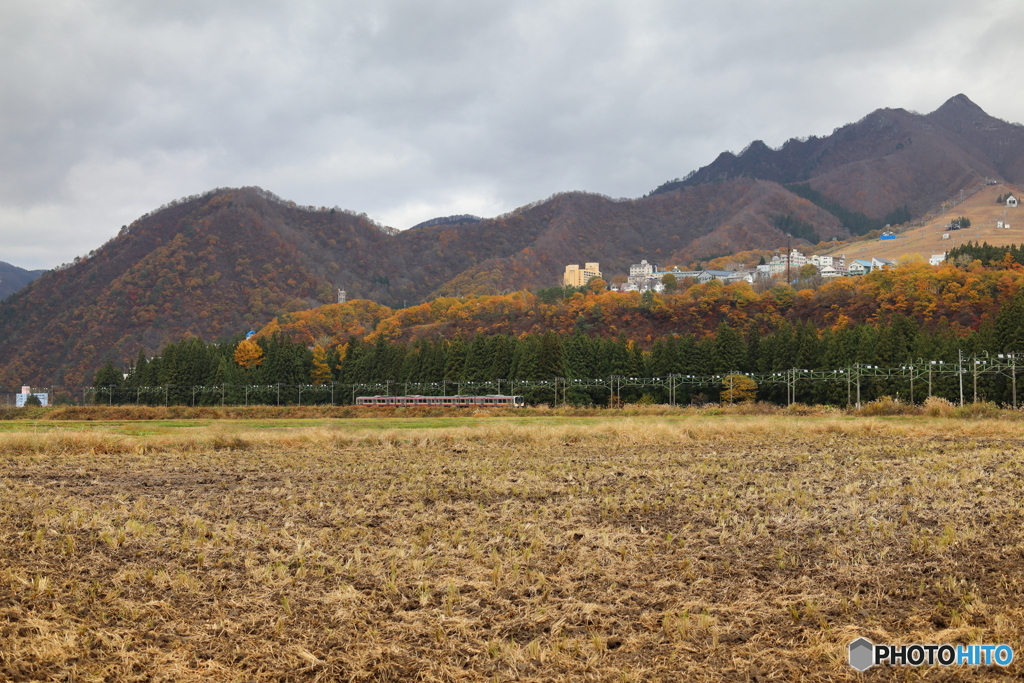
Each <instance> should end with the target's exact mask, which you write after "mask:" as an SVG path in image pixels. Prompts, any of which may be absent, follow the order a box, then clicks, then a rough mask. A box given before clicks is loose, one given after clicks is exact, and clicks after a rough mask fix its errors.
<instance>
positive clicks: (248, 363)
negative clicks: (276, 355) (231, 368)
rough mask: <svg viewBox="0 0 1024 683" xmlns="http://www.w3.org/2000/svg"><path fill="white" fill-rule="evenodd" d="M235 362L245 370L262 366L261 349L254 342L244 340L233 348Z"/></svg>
mask: <svg viewBox="0 0 1024 683" xmlns="http://www.w3.org/2000/svg"><path fill="white" fill-rule="evenodd" d="M235 362H236V363H238V364H239V365H240V366H242V367H243V368H245V369H246V370H251V369H252V368H255V367H257V366H260V365H262V364H263V349H261V348H260V345H259V344H257V343H256V342H254V341H250V340H248V339H245V340H243V341H241V342H239V343H238V346H236V347H235Z"/></svg>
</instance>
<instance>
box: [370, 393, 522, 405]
mask: <svg viewBox="0 0 1024 683" xmlns="http://www.w3.org/2000/svg"><path fill="white" fill-rule="evenodd" d="M356 405H357V406H512V407H514V408H522V407H523V406H525V405H526V402H525V401H523V397H522V396H505V395H502V394H488V395H487V396H358V397H356Z"/></svg>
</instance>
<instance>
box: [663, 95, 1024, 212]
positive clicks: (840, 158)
mask: <svg viewBox="0 0 1024 683" xmlns="http://www.w3.org/2000/svg"><path fill="white" fill-rule="evenodd" d="M738 177H751V178H759V179H763V180H772V181H774V182H777V183H780V184H784V185H785V184H791V183H804V182H807V183H809V184H810V185H811V187H812V188H814V189H815V190H818V191H819V192H821V193H822V194H824V195H826V196H827V197H828V198H830V199H832V200H833V201H836V202H838V203H839V204H842V205H843V206H845V207H847V208H849V209H853V210H855V211H859V212H862V213H864V214H866V215H868V216H871V217H874V218H882V217H883V216H885V215H886V214H888V213H890V212H892V211H893V210H895V209H897V208H899V207H901V206H903V205H906V206H907V207H908V208H909V210H910V213H911V214H913V215H915V216H916V215H920V214H921V213H924V212H925V211H927V210H929V209H931V208H933V207H935V206H937V205H938V204H939V203H941V202H943V201H945V200H947V199H949V198H950V197H952V196H954V195H956V194H958V193H959V191H960V190H961V189H969V188H971V187H973V186H976V185H977V184H978V183H979V182H983V181H984V179H985V178H986V177H987V178H996V179H1001V180H1004V181H1006V182H1010V183H1019V182H1022V181H1024V127H1022V126H1021V125H1020V124H1016V123H1007V122H1006V121H1002V120H1000V119H997V118H995V117H992V116H989V115H988V114H986V113H985V112H984V111H983V110H982V109H981V108H980V107H979V106H978V105H976V104H975V103H974V102H972V101H971V100H970V99H969V98H968V97H967V96H966V95H957V96H955V97H952V98H950V99H949V100H948V101H946V103H945V104H943V105H942V106H941V107H939V108H938V109H936V110H935V111H933V112H932V113H930V114H927V115H922V114H917V113H912V112H908V111H906V110H903V109H879V110H877V111H874V112H872V113H871V114H868V115H867V116H865V117H864V118H863V119H861V120H860V121H858V122H856V123H851V124H848V125H846V126H842V127H841V128H837V129H836V130H835V131H834V132H833V133H832V134H831V135H828V136H825V137H816V136H811V137H809V138H806V139H792V140H789V141H788V142H786V143H785V144H784V145H783V146H782V147H780V148H779V149H771V148H769V147H768V146H767V145H765V144H764V142H762V141H760V140H755V141H754V142H752V143H751V144H750V145H749V146H748V147H747V148H746V149H745V150H743V151H742V152H741V153H740V154H739V155H736V154H733V153H731V152H723V153H722V154H721V155H719V157H718V158H717V159H715V161H714V162H712V163H711V164H709V165H707V166H705V167H703V168H701V169H699V170H697V171H695V172H694V173H692V174H691V175H690V176H687V177H686V178H685V179H683V180H681V181H676V182H672V183H667V184H666V185H664V186H662V188H659V189H670V188H675V187H679V186H683V187H690V186H698V185H702V184H705V183H713V182H723V181H728V180H731V179H733V178H738Z"/></svg>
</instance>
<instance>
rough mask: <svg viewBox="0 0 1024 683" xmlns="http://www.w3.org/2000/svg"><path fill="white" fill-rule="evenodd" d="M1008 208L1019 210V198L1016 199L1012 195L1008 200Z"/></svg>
mask: <svg viewBox="0 0 1024 683" xmlns="http://www.w3.org/2000/svg"><path fill="white" fill-rule="evenodd" d="M1006 206H1008V207H1009V208H1011V209H1016V208H1017V198H1016V197H1014V196H1013V195H1012V194H1011V195H1010V196H1009V197H1007V198H1006Z"/></svg>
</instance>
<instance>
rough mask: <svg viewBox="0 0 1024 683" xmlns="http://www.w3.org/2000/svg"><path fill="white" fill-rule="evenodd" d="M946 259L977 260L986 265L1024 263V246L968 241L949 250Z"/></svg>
mask: <svg viewBox="0 0 1024 683" xmlns="http://www.w3.org/2000/svg"><path fill="white" fill-rule="evenodd" d="M946 260H947V261H952V262H953V263H970V262H971V261H975V260H977V261H981V263H982V265H985V266H1001V265H1002V266H1005V265H1008V264H1009V263H1016V264H1019V265H1024V247H1021V246H1018V245H1016V244H1011V245H1008V246H995V245H993V244H989V243H988V242H982V243H981V244H974V243H973V242H968V243H967V244H963V245H961V246H959V247H953V248H952V249H950V250H949V251H947V252H946Z"/></svg>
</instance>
